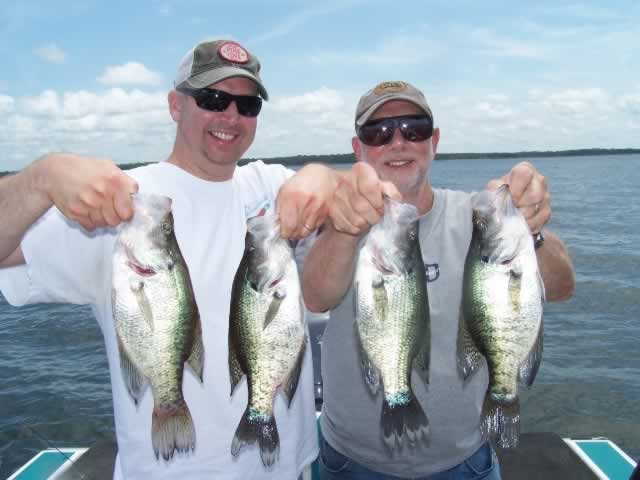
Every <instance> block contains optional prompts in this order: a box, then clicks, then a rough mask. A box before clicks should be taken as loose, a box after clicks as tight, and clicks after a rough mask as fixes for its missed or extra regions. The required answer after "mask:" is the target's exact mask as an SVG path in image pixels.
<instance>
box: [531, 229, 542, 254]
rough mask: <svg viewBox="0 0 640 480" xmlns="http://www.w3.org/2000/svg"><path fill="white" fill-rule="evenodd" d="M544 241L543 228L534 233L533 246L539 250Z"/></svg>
mask: <svg viewBox="0 0 640 480" xmlns="http://www.w3.org/2000/svg"><path fill="white" fill-rule="evenodd" d="M543 243H544V236H543V235H542V230H540V231H539V232H538V233H536V234H534V235H533V247H534V248H535V249H536V250H538V249H539V248H540V247H541V246H542V244H543Z"/></svg>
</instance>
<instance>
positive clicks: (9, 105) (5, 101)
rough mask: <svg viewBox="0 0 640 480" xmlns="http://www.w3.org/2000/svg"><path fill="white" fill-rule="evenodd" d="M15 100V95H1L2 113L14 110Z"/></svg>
mask: <svg viewBox="0 0 640 480" xmlns="http://www.w3.org/2000/svg"><path fill="white" fill-rule="evenodd" d="M14 104H15V100H14V99H13V97H9V96H7V95H0V114H5V113H9V112H11V111H13V106H14Z"/></svg>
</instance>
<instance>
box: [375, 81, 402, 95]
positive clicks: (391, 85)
mask: <svg viewBox="0 0 640 480" xmlns="http://www.w3.org/2000/svg"><path fill="white" fill-rule="evenodd" d="M406 89H407V84H406V83H404V82H382V83H379V84H378V85H376V87H375V88H374V89H373V93H375V94H376V95H384V94H385V93H398V92H404V91H405V90H406Z"/></svg>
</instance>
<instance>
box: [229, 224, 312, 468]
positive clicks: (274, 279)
mask: <svg viewBox="0 0 640 480" xmlns="http://www.w3.org/2000/svg"><path fill="white" fill-rule="evenodd" d="M305 348H306V334H305V326H304V310H303V304H302V293H301V288H300V278H299V276H298V269H297V266H296V263H295V260H294V256H293V251H292V250H291V247H290V246H289V243H288V242H287V241H286V240H284V239H282V238H281V237H280V228H279V225H278V223H277V221H276V218H275V217H274V216H272V215H263V216H258V217H253V218H250V219H249V221H248V222H247V234H246V237H245V250H244V254H243V257H242V261H241V262H240V265H239V267H238V270H237V271H236V275H235V278H234V280H233V288H232V292H231V308H230V315H229V375H230V380H231V394H233V391H234V389H235V387H236V385H238V383H239V382H240V380H241V379H242V377H243V376H244V375H246V376H247V383H248V385H247V386H248V392H249V398H248V404H247V408H246V410H245V412H244V414H243V416H242V419H241V420H240V423H239V425H238V428H237V430H236V433H235V435H234V437H233V442H232V444H231V453H232V455H234V456H236V455H238V453H239V452H240V449H241V448H242V447H243V446H244V445H251V444H254V443H256V442H257V443H258V445H259V447H260V457H261V459H262V463H263V464H264V465H265V466H271V465H273V463H274V462H275V461H276V459H277V458H278V454H279V451H280V438H279V435H278V428H277V426H276V420H275V417H274V414H273V402H274V398H275V395H276V391H277V389H278V387H280V386H281V387H282V390H283V393H284V394H285V396H286V398H287V399H288V402H289V405H291V400H292V399H293V396H294V395H295V392H296V388H297V386H298V379H299V377H300V370H301V368H302V361H303V359H304V352H305Z"/></svg>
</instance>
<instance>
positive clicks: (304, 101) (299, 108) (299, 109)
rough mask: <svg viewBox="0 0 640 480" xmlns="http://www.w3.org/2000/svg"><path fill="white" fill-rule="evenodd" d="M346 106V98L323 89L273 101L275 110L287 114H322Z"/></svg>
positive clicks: (334, 91) (330, 90)
mask: <svg viewBox="0 0 640 480" xmlns="http://www.w3.org/2000/svg"><path fill="white" fill-rule="evenodd" d="M344 104H345V101H344V98H343V97H342V95H341V94H340V93H339V92H338V91H336V90H332V89H329V88H326V87H322V88H320V89H318V90H315V91H313V92H308V93H304V94H302V95H297V96H291V97H280V98H278V99H276V100H274V101H273V108H274V110H276V111H277V112H285V113H322V112H327V111H332V110H340V109H341V108H342V107H343V106H344Z"/></svg>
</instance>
